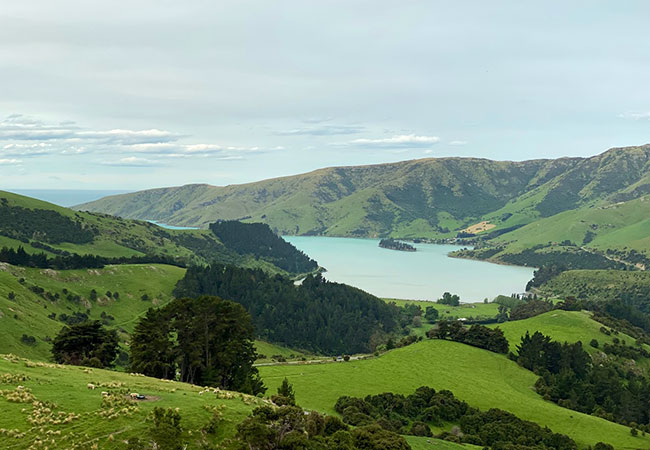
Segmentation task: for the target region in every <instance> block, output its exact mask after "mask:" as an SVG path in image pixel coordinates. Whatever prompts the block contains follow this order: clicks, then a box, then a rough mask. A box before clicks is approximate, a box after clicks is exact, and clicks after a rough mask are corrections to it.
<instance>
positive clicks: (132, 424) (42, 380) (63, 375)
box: [0, 355, 262, 449]
mask: <svg viewBox="0 0 650 450" xmlns="http://www.w3.org/2000/svg"><path fill="white" fill-rule="evenodd" d="M4 374H14V375H16V374H18V375H26V376H27V377H28V378H29V379H28V380H27V381H16V382H12V383H6V384H2V381H0V390H5V391H14V390H16V387H17V385H22V386H24V387H25V388H27V389H29V390H30V391H31V393H32V394H33V395H34V396H35V397H36V399H37V400H38V401H41V402H53V403H54V404H55V405H56V406H52V405H51V404H50V403H48V406H49V407H50V408H52V409H53V411H54V413H55V414H56V413H58V412H60V411H61V412H65V413H71V412H72V413H75V414H77V415H78V418H76V419H74V420H72V421H71V422H70V423H67V424H52V423H46V424H43V425H40V426H32V424H30V423H29V422H28V420H27V419H28V418H29V417H30V415H31V414H32V412H33V411H34V410H35V409H36V406H35V405H33V404H32V403H31V402H30V403H11V402H9V401H7V399H6V398H4V397H2V396H0V442H2V445H0V446H1V447H2V448H3V449H27V448H44V447H45V446H47V447H48V448H50V449H52V448H60V449H68V448H73V447H74V445H77V446H79V447H80V448H91V446H92V445H97V446H98V447H99V448H102V449H104V448H107V449H113V448H124V447H125V444H124V441H125V440H128V439H130V438H134V437H139V438H141V439H143V438H144V439H145V440H146V439H148V438H149V435H148V429H149V428H150V426H151V422H150V420H148V417H149V415H150V412H151V410H152V409H153V408H154V407H156V406H159V407H171V408H179V412H180V414H181V426H182V428H183V429H184V433H183V438H184V440H185V441H186V442H187V443H188V444H189V446H190V448H198V447H199V443H200V441H201V440H202V439H203V437H202V436H203V435H202V433H201V432H200V429H201V428H202V427H203V426H204V425H205V424H206V423H207V422H208V420H209V419H210V417H211V412H209V411H208V410H207V409H205V407H218V408H222V409H221V411H222V414H223V420H222V421H221V422H220V424H219V426H218V431H217V433H216V434H215V435H214V436H211V435H207V436H206V440H207V442H208V443H211V444H216V443H217V442H220V441H223V440H224V439H226V438H230V437H232V436H233V435H234V433H235V426H236V424H237V423H239V422H241V421H242V420H243V419H244V418H245V417H246V416H247V415H248V414H249V413H250V411H251V410H252V408H253V407H254V405H255V404H260V403H262V400H260V399H257V398H254V397H249V396H243V395H242V394H233V395H232V396H233V398H230V399H228V398H218V396H217V395H216V394H214V393H204V394H203V395H200V394H199V392H200V391H201V388H200V387H197V386H192V385H189V384H185V383H175V382H165V381H162V380H157V379H154V378H148V377H143V376H132V375H129V374H126V373H119V372H110V371H106V370H99V369H86V368H83V367H76V366H55V365H52V364H46V363H33V362H30V361H28V360H24V359H19V358H17V357H12V356H6V355H5V356H1V355H0V377H2V375H4ZM88 383H93V384H95V385H96V386H97V389H95V390H90V389H88V387H87V385H88ZM109 383H113V386H117V387H112V388H111V387H108V386H109ZM102 391H107V392H111V393H112V394H114V395H115V396H116V397H118V398H124V394H128V393H130V392H138V393H142V394H145V395H147V396H153V397H156V398H157V400H155V401H146V402H135V403H131V402H129V403H130V404H135V405H136V407H137V410H136V411H134V412H133V413H132V414H131V415H128V414H125V413H119V414H117V417H115V418H106V417H103V416H101V415H100V414H99V413H100V412H101V411H102V410H103V409H102V407H101V404H102V395H101V392H102ZM226 395H228V394H226ZM226 395H222V396H221V397H225V396H226ZM2 430H17V431H18V432H20V433H25V434H24V436H23V437H20V438H15V437H9V435H8V434H7V433H6V432H5V433H2ZM52 432H54V433H57V432H58V433H60V434H51V433H52ZM48 433H50V434H48ZM46 437H47V442H45V443H44V444H42V445H40V446H39V445H38V443H36V441H39V440H45V438H46ZM50 439H54V443H52V442H50V441H49V440H50ZM82 444H83V445H82Z"/></svg>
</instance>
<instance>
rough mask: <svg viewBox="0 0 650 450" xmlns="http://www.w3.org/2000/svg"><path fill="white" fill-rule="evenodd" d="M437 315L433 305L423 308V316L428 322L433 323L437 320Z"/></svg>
mask: <svg viewBox="0 0 650 450" xmlns="http://www.w3.org/2000/svg"><path fill="white" fill-rule="evenodd" d="M439 315H440V313H439V312H438V310H437V309H436V308H435V307H433V306H427V307H426V309H425V310H424V318H425V319H426V320H427V322H429V323H434V322H435V321H436V320H438V316H439Z"/></svg>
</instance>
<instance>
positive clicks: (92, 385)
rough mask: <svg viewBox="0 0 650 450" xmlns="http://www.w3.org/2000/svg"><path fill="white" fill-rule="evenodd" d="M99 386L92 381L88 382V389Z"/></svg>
mask: <svg viewBox="0 0 650 450" xmlns="http://www.w3.org/2000/svg"><path fill="white" fill-rule="evenodd" d="M96 387H97V386H95V385H94V384H92V383H88V389H95V388H96Z"/></svg>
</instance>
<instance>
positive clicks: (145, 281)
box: [0, 264, 185, 360]
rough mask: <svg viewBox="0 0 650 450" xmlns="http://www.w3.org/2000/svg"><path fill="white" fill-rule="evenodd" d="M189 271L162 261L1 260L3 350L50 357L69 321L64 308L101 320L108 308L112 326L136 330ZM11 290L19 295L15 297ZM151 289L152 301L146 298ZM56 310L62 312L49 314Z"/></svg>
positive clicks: (0, 337)
mask: <svg viewBox="0 0 650 450" xmlns="http://www.w3.org/2000/svg"><path fill="white" fill-rule="evenodd" d="M184 273H185V270H184V269H181V268H179V267H174V266H166V265H161V264H145V265H120V266H107V267H105V268H104V269H90V270H88V269H86V270H67V271H54V270H42V269H30V268H23V267H15V266H9V265H0V352H2V353H16V354H19V355H21V356H25V357H29V358H33V359H39V360H47V359H48V358H49V356H50V353H49V352H50V344H49V343H48V342H46V340H47V339H48V338H52V337H54V336H55V335H56V334H57V333H58V331H59V330H60V329H61V327H63V325H64V324H63V322H61V321H60V320H58V318H59V317H60V315H61V314H67V315H72V314H73V313H74V312H80V313H86V314H88V315H89V317H90V318H92V319H97V320H99V319H101V314H102V313H105V314H107V315H110V316H112V317H114V320H110V321H109V322H108V326H109V327H111V328H113V327H114V328H117V329H118V330H123V331H124V332H130V331H131V330H132V329H133V327H134V326H135V324H136V322H137V320H138V318H139V317H140V316H141V315H142V314H144V313H145V312H146V311H147V309H149V308H150V307H152V306H160V305H164V304H165V303H167V302H169V301H170V300H171V299H172V290H173V288H174V286H175V284H176V282H177V281H178V280H179V279H180V278H181V277H182V276H183V274H184ZM21 279H22V280H24V281H23V282H21ZM35 287H39V288H42V289H43V290H44V291H45V292H49V293H51V294H52V295H58V296H59V298H58V299H55V300H54V301H52V300H49V299H47V298H45V297H44V296H43V295H39V294H37V293H35V292H33V291H32V288H35ZM64 289H66V291H67V294H66V293H64ZM93 289H94V290H95V291H96V292H97V300H95V301H91V299H90V295H91V291H92V290H93ZM108 291H111V293H114V292H118V293H119V299H115V298H109V297H107V295H106V293H107V292H108ZM10 293H13V294H14V295H15V298H14V299H13V300H10V299H9V294H10ZM145 294H146V295H147V296H148V298H149V300H147V301H143V300H141V298H142V296H143V295H145ZM67 295H73V296H74V295H78V296H79V298H80V299H79V301H78V302H77V301H69V300H67V298H66V297H67ZM51 314H56V318H50V317H48V316H50V315H51ZM23 334H27V335H33V336H34V337H36V344H34V345H26V344H24V343H23V342H21V340H20V337H21V336H22V335H23Z"/></svg>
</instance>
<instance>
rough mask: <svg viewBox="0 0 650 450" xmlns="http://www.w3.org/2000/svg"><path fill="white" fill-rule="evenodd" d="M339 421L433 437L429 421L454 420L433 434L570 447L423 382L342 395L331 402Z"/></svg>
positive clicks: (501, 445)
mask: <svg viewBox="0 0 650 450" xmlns="http://www.w3.org/2000/svg"><path fill="white" fill-rule="evenodd" d="M334 409H335V410H336V412H338V413H339V414H341V416H342V417H343V421H344V422H345V423H347V424H349V425H353V426H365V427H368V426H373V425H374V426H379V427H381V428H384V429H385V430H387V431H391V432H395V433H401V434H410V435H415V436H434V434H433V432H432V430H431V425H434V426H436V427H442V426H445V425H447V424H449V423H451V424H455V425H454V426H453V427H452V429H451V431H442V432H440V433H438V434H437V435H435V437H437V438H439V439H445V440H447V441H452V442H457V443H468V444H473V445H480V446H484V447H486V448H487V447H489V448H494V449H514V448H516V449H520V450H526V449H531V450H532V449H535V450H543V449H561V450H575V449H577V448H578V447H577V445H576V443H575V442H574V441H573V440H572V439H571V438H569V437H568V436H566V435H563V434H558V433H553V432H552V431H551V430H549V429H548V428H546V427H545V428H542V427H540V426H539V425H538V424H536V423H534V422H529V421H525V420H522V419H520V418H518V417H517V416H515V415H514V414H511V413H509V412H507V411H503V410H500V409H496V408H493V409H490V410H488V411H480V410H479V409H477V408H473V407H471V406H470V405H468V404H467V403H466V402H464V401H462V400H460V399H458V398H456V397H455V396H454V394H453V393H452V392H451V391H448V390H441V391H436V390H435V389H433V388H431V387H427V386H422V387H419V388H418V389H416V390H415V392H414V393H412V394H409V395H406V396H405V395H402V394H394V393H390V392H387V393H383V394H378V395H368V396H366V397H365V398H357V397H348V396H342V397H339V399H338V400H337V402H336V405H335V406H334Z"/></svg>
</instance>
